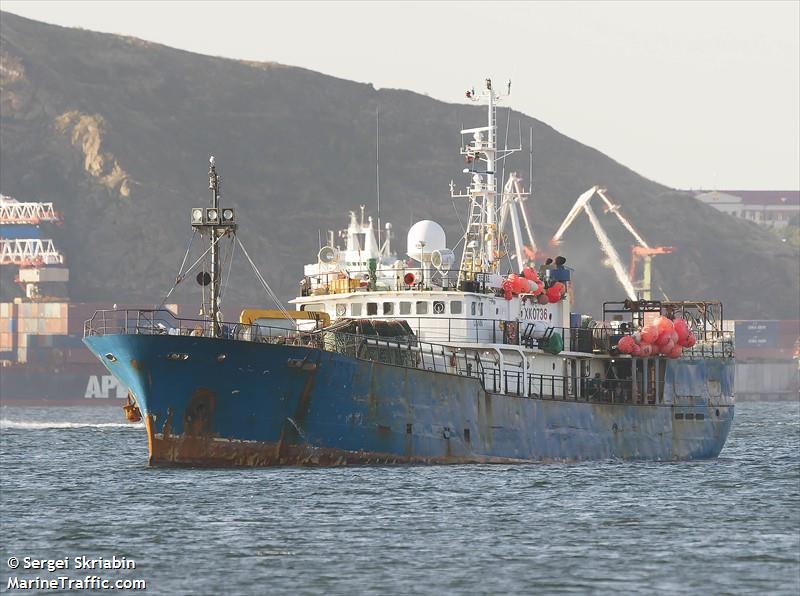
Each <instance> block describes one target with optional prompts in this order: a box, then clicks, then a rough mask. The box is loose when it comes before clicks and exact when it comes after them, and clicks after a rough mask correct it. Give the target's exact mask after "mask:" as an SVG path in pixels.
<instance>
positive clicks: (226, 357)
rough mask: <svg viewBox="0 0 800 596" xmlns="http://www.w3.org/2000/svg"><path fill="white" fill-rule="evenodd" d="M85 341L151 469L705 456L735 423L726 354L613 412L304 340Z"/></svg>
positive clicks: (678, 368)
mask: <svg viewBox="0 0 800 596" xmlns="http://www.w3.org/2000/svg"><path fill="white" fill-rule="evenodd" d="M84 341H85V342H86V344H87V345H88V346H89V348H90V349H91V350H92V351H93V352H94V353H95V354H96V355H97V356H98V357H99V358H100V359H101V361H102V362H103V363H104V364H105V366H106V367H107V368H108V370H109V371H110V372H111V373H112V374H113V375H114V376H116V377H117V378H118V379H119V380H120V381H121V382H122V383H123V384H124V385H125V386H127V387H130V388H131V391H132V392H133V394H134V395H135V397H136V400H137V402H138V405H139V408H140V409H141V412H142V415H143V417H144V420H145V426H146V429H147V433H148V443H149V451H150V463H151V464H152V465H170V464H173V465H198V466H248V465H249V466H266V465H298V464H300V465H345V464H391V463H468V462H496V463H502V462H533V461H579V460H598V459H643V460H676V459H705V458H713V457H716V456H717V455H719V453H720V451H721V450H722V447H723V445H724V444H725V440H726V438H727V436H728V432H729V430H730V428H731V424H732V422H733V416H734V406H733V399H732V391H733V389H732V386H733V385H732V380H733V361H732V360H700V361H680V360H679V361H669V363H668V365H667V366H668V368H667V371H666V375H665V381H664V395H665V399H664V400H663V401H664V403H658V404H631V403H616V404H612V403H597V402H592V401H576V400H573V399H541V398H531V397H518V396H510V395H501V394H495V393H489V392H487V391H486V390H485V389H484V388H483V386H482V384H481V383H480V381H479V380H478V379H475V378H470V377H464V376H459V375H453V374H446V373H442V372H431V371H427V370H420V369H418V368H406V367H401V366H393V365H389V364H381V363H377V362H372V361H369V360H362V359H358V358H355V357H351V356H348V355H344V354H340V353H337V352H329V351H325V350H320V349H317V348H312V347H304V346H294V345H280V344H277V345H276V344H265V343H255V342H246V341H234V340H226V339H215V338H208V337H188V336H169V335H102V336H88V337H86V338H85V340H84ZM106 355H110V358H109V357H107V356H106ZM180 355H187V357H186V359H180V358H176V356H180ZM710 379H713V381H714V383H718V384H716V385H715V387H717V388H719V390H720V393H718V394H716V396H715V397H711V396H709V394H708V387H709V386H710V385H711V383H709V382H708V381H709V380H710ZM720 397H721V399H720ZM669 402H672V403H669Z"/></svg>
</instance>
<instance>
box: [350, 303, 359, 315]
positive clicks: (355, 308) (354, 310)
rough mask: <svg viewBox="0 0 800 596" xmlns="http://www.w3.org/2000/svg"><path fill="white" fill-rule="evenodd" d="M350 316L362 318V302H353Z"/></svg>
mask: <svg viewBox="0 0 800 596" xmlns="http://www.w3.org/2000/svg"><path fill="white" fill-rule="evenodd" d="M350 314H351V315H352V316H354V317H360V316H361V303H360V302H353V304H351V305H350Z"/></svg>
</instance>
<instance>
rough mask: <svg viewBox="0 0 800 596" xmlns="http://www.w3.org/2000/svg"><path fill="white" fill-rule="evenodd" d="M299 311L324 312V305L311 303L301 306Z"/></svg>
mask: <svg viewBox="0 0 800 596" xmlns="http://www.w3.org/2000/svg"><path fill="white" fill-rule="evenodd" d="M300 310H305V311H308V312H324V311H325V305H324V304H323V303H322V302H313V303H311V304H304V305H302V306H301V307H300Z"/></svg>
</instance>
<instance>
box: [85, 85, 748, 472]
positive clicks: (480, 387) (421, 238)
mask: <svg viewBox="0 0 800 596" xmlns="http://www.w3.org/2000/svg"><path fill="white" fill-rule="evenodd" d="M467 96H468V97H469V98H470V99H471V100H473V101H475V102H477V103H480V104H482V105H485V106H486V110H487V122H486V124H485V125H483V126H479V127H476V128H471V129H465V130H462V131H461V133H462V138H463V139H464V143H463V148H462V154H463V155H464V156H465V158H466V160H467V163H468V164H469V167H468V168H467V169H466V170H465V172H466V173H467V175H468V176H469V186H468V188H467V189H466V191H465V192H463V193H456V192H455V191H454V185H453V184H452V183H451V194H452V195H453V196H454V197H461V198H462V199H463V200H464V201H465V202H466V206H467V211H468V212H467V224H466V228H465V232H464V235H463V237H462V238H461V240H460V241H459V243H458V245H460V260H458V259H457V257H456V251H455V250H454V247H449V246H448V244H447V241H446V235H445V232H444V230H443V229H442V228H441V227H440V226H439V225H438V224H436V223H435V222H433V221H428V220H425V221H420V222H417V223H416V224H414V225H413V226H412V227H411V229H410V230H409V232H408V242H407V246H406V247H405V248H406V251H405V255H404V256H403V258H398V257H397V256H395V255H394V253H393V249H392V242H391V241H392V236H391V228H390V226H388V224H387V226H386V230H381V229H380V225H378V226H377V228H378V229H377V238H376V230H375V226H374V225H373V221H372V219H371V218H367V219H366V220H365V217H364V211H363V208H362V210H361V214H360V216H359V215H357V214H356V213H351V215H350V223H349V226H348V228H347V230H346V231H344V232H343V234H342V237H343V240H344V245H339V244H338V243H337V242H336V239H335V237H334V235H333V234H332V233H331V235H330V238H329V241H328V244H327V245H326V246H324V247H322V249H321V250H320V251H319V254H318V257H317V261H316V262H315V263H312V264H310V265H307V266H306V267H305V271H304V277H303V281H302V282H301V291H300V296H298V297H297V298H295V299H294V300H292V301H291V303H292V304H293V305H294V307H295V310H294V311H288V310H286V309H285V308H284V307H283V306H281V305H280V304H277V308H274V309H263V310H259V309H247V310H244V311H243V312H242V313H241V316H240V318H239V321H238V322H225V321H223V320H222V316H221V314H220V312H221V310H220V300H221V296H222V295H223V294H224V285H225V284H224V277H223V272H222V267H221V264H222V263H223V262H225V261H226V260H227V259H226V258H223V256H222V253H223V252H224V251H226V250H227V251H233V249H234V248H235V247H239V248H240V249H241V253H242V254H243V255H244V257H245V258H246V260H247V261H248V262H249V263H250V265H251V266H252V267H253V269H254V271H255V273H256V276H257V277H258V279H259V282H260V283H261V284H262V286H263V287H264V289H265V290H266V291H267V293H268V295H270V296H271V297H272V298H275V296H274V293H272V291H271V290H270V288H269V285H268V284H267V282H266V280H265V279H264V278H263V276H261V275H260V273H259V272H258V270H257V268H256V267H255V265H254V263H253V260H252V259H251V258H250V255H249V254H248V253H247V251H246V249H245V247H244V245H243V244H242V243H241V240H240V238H239V237H238V236H237V223H236V218H235V214H234V211H233V209H230V208H225V207H221V206H220V197H219V175H218V174H217V170H216V166H215V164H214V160H213V158H212V160H211V166H210V171H209V177H210V188H211V191H212V193H211V195H212V200H211V205H210V206H208V207H197V208H195V209H192V211H191V225H192V228H193V231H194V234H196V235H200V236H201V237H202V238H204V239H205V240H206V241H207V248H206V249H205V252H204V253H203V254H202V255H201V256H200V258H198V259H197V260H196V261H195V262H194V265H192V266H190V267H189V268H187V269H186V270H184V269H183V265H182V266H181V271H180V272H179V274H178V276H177V280H176V284H177V283H180V281H182V280H183V279H186V278H187V275H188V274H189V273H192V275H194V272H193V268H195V267H198V268H199V272H198V273H197V276H196V279H197V282H198V283H199V284H200V288H201V290H202V293H203V308H202V310H201V316H200V318H198V319H196V320H189V319H184V318H178V317H176V316H174V315H173V314H172V313H171V312H169V311H167V310H158V309H156V310H136V311H132V310H110V311H100V312H97V313H96V314H95V315H94V316H93V317H92V319H91V320H89V321H87V322H86V326H85V333H84V335H85V337H84V341H85V343H86V344H87V345H88V346H89V348H90V349H91V350H92V352H93V353H94V354H96V355H97V357H98V358H99V359H100V360H101V361H102V362H103V364H104V365H105V366H106V368H107V369H108V370H109V371H110V372H111V374H113V375H114V376H115V377H116V378H117V379H119V381H120V383H121V384H122V385H124V386H125V387H128V388H129V389H130V391H131V394H132V396H134V399H135V403H136V407H137V408H138V409H139V411H140V414H141V416H142V417H143V419H144V422H145V428H146V432H147V436H148V447H149V457H150V463H151V464H153V465H192V466H194V465H198V466H245V465H253V466H266V465H293V464H309V465H311V464H315V465H344V464H387V463H465V462H530V461H576V460H586V459H607V458H620V459H651V460H674V459H700V458H713V457H716V456H717V455H718V454H719V453H720V450H721V449H722V447H723V445H724V444H725V440H726V438H727V436H728V432H729V430H730V427H731V424H732V421H733V415H734V397H733V370H734V369H733V365H734V362H733V353H732V344H731V342H730V338H729V337H728V336H727V335H725V334H724V333H723V331H722V328H723V327H722V305H721V304H719V303H718V302H713V301H702V302H697V301H695V302H672V301H670V302H663V301H654V300H649V299H639V300H631V299H630V298H628V299H627V300H625V301H620V302H606V303H604V304H603V317H602V320H598V321H593V320H591V319H590V317H588V316H581V315H578V314H575V313H573V314H571V313H570V312H569V299H570V296H571V294H572V292H573V283H575V280H573V277H574V276H573V273H574V270H573V269H570V268H568V267H566V266H565V263H566V260H565V259H564V258H562V257H559V258H558V259H556V260H555V263H550V262H548V263H547V264H546V265H542V266H540V267H536V265H535V263H533V262H531V261H530V257H531V254H530V253H527V257H528V259H527V260H526V258H525V255H523V254H522V251H521V249H520V247H519V246H517V250H516V251H515V254H513V255H512V256H513V258H511V259H509V254H511V253H512V251H508V250H506V248H505V241H504V238H503V236H502V234H501V233H500V230H501V229H502V225H501V223H502V220H503V218H504V217H506V211H504V207H505V202H504V201H502V197H501V196H498V192H497V185H496V181H495V169H496V165H497V163H498V162H499V161H501V160H502V159H503V158H504V157H505V156H506V155H507V154H508V153H509V151H506V150H499V149H498V148H497V146H496V126H495V105H496V102H497V101H498V100H500V99H502V97H501V96H499V95H498V94H497V93H496V91H495V90H494V89H493V88H492V84H491V81H490V80H486V81H485V84H484V85H483V88H482V89H481V90H480V92H478V93H476V92H475V91H470V92H468V93H467ZM511 182H513V180H511V181H510V182H509V184H511ZM512 224H513V225H515V226H517V228H516V229H517V231H518V230H519V229H521V228H520V227H519V223H518V221H517V220H514V221H513V222H512ZM525 225H526V227H528V220H527V218H526V219H525ZM382 232H384V238H383V242H381V233H382ZM517 237H518V235H517V234H516V233H515V239H516V238H517ZM190 247H191V243H190ZM226 247H227V248H226ZM188 254H189V251H188V250H187V256H188ZM228 255H230V253H228ZM503 259H507V261H506V263H509V264H510V265H511V267H513V269H514V270H515V273H511V274H509V275H507V276H503V275H501V273H500V269H501V267H502V266H503V265H502V263H503ZM187 261H188V262H191V260H189V259H184V265H185V263H186V262H187ZM276 302H277V300H276Z"/></svg>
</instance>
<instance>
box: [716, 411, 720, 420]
mask: <svg viewBox="0 0 800 596" xmlns="http://www.w3.org/2000/svg"><path fill="white" fill-rule="evenodd" d="M716 414H717V418H719V410H717V411H716Z"/></svg>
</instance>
